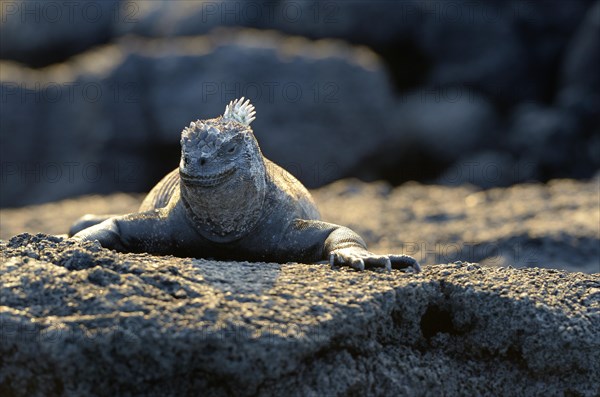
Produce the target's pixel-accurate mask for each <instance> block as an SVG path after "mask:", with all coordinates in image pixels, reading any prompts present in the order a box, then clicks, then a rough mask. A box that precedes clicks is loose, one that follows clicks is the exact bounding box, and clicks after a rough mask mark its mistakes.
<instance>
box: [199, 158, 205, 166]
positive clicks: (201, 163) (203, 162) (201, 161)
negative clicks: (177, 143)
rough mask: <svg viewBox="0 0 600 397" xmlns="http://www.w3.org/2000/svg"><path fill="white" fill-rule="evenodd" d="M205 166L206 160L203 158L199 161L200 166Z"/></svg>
mask: <svg viewBox="0 0 600 397" xmlns="http://www.w3.org/2000/svg"><path fill="white" fill-rule="evenodd" d="M204 164H206V159H205V158H204V157H203V158H201V159H200V165H204Z"/></svg>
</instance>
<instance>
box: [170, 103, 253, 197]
mask: <svg viewBox="0 0 600 397" xmlns="http://www.w3.org/2000/svg"><path fill="white" fill-rule="evenodd" d="M255 113H256V112H255V111H254V106H252V105H251V104H250V101H249V100H246V102H244V98H243V97H242V98H241V99H238V100H235V101H231V102H230V103H229V105H227V107H226V108H225V113H224V114H223V115H222V116H219V117H217V118H215V119H208V120H196V121H193V122H191V123H190V125H189V126H188V127H186V128H184V129H183V132H182V133H181V162H180V163H179V174H180V177H181V181H182V182H183V183H184V184H186V185H190V186H195V187H199V188H212V187H215V186H218V185H220V184H223V183H225V182H227V181H231V180H235V179H240V178H243V177H244V176H245V175H247V174H248V173H256V172H260V170H257V169H256V167H255V165H256V164H258V163H262V154H261V152H260V148H259V147H258V143H257V142H256V139H255V138H254V134H253V132H252V128H250V123H251V122H252V121H253V120H254V119H255V117H254V114H255ZM252 176H253V177H256V176H257V175H252ZM263 176H264V175H263Z"/></svg>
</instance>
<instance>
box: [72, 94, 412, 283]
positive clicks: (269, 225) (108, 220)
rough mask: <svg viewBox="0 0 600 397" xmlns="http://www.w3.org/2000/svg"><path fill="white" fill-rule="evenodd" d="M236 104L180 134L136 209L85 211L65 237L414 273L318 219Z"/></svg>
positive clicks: (245, 107)
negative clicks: (174, 152) (177, 153)
mask: <svg viewBox="0 0 600 397" xmlns="http://www.w3.org/2000/svg"><path fill="white" fill-rule="evenodd" d="M243 101H244V98H242V99H241V100H237V101H235V102H234V101H232V102H231V103H230V104H229V105H228V106H227V108H226V110H225V113H224V115H223V116H220V117H217V118H215V119H209V120H202V121H201V120H198V121H196V122H192V123H190V126H189V127H187V128H185V129H184V130H183V132H182V136H181V161H180V164H179V168H178V169H175V170H173V171H172V172H171V173H169V174H168V175H167V176H165V177H164V178H163V179H162V180H161V181H160V182H159V183H158V184H157V185H156V186H155V187H154V188H153V189H152V191H150V193H149V194H148V196H147V197H146V198H145V200H144V202H143V203H142V205H141V207H140V210H139V212H137V213H133V214H127V215H122V216H106V215H105V216H93V215H86V216H84V217H82V218H81V219H80V220H79V221H77V222H76V223H75V224H74V225H73V226H72V227H71V230H70V232H69V235H71V236H73V238H74V239H78V240H84V241H91V240H98V241H100V244H101V245H102V246H103V247H106V248H111V249H115V250H117V251H122V252H148V253H152V254H158V255H177V256H186V257H188V256H189V257H204V258H214V259H221V260H246V261H266V262H280V263H285V262H306V263H310V262H318V261H322V260H329V262H330V263H331V265H332V266H333V265H349V266H351V267H353V268H355V269H358V270H363V269H364V268H365V266H367V267H370V266H373V267H384V268H386V269H391V268H404V267H408V266H411V267H412V268H413V269H414V270H416V271H419V270H420V268H419V264H418V263H417V261H416V260H415V259H413V258H412V257H410V256H406V255H376V254H374V253H372V252H369V251H367V247H366V244H365V242H364V241H363V239H362V238H361V237H360V236H359V235H358V234H356V233H355V232H354V231H352V230H350V229H348V228H346V227H343V226H338V225H334V224H332V223H327V222H322V221H321V220H320V215H319V211H318V210H317V208H316V206H315V204H314V202H313V200H312V197H311V196H310V193H309V192H308V191H307V190H306V188H305V187H304V186H303V185H302V184H301V183H300V182H299V181H298V180H296V178H294V177H293V176H292V175H290V174H289V173H288V172H286V171H285V170H283V169H282V168H280V167H279V166H277V165H276V164H274V163H272V162H271V161H269V160H268V159H266V158H264V157H263V155H262V153H261V151H260V148H259V146H258V143H257V141H256V139H255V137H254V133H253V131H252V129H251V128H250V123H251V122H252V121H253V120H254V114H255V112H254V107H253V106H252V105H250V103H249V101H246V102H245V103H244V102H243Z"/></svg>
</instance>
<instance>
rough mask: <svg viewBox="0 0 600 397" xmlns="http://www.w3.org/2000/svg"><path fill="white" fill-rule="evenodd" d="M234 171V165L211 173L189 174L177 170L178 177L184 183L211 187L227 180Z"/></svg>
mask: <svg viewBox="0 0 600 397" xmlns="http://www.w3.org/2000/svg"><path fill="white" fill-rule="evenodd" d="M234 172H235V167H231V168H229V169H226V170H225V171H223V172H219V173H217V174H211V175H189V174H186V173H185V172H183V171H181V170H179V177H180V178H181V180H182V181H183V182H184V183H185V184H186V185H195V186H202V187H212V186H217V185H220V184H221V183H223V182H225V180H227V179H228V178H229V177H230V176H231V175H232V174H233V173H234Z"/></svg>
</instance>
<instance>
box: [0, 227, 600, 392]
mask: <svg viewBox="0 0 600 397" xmlns="http://www.w3.org/2000/svg"><path fill="white" fill-rule="evenodd" d="M1 244H2V245H1V249H2V263H3V265H2V269H1V273H0V277H1V279H2V283H1V284H0V288H1V290H0V297H1V298H0V302H1V306H0V326H1V327H0V329H1V332H2V335H1V336H2V337H1V338H0V357H1V358H0V374H1V375H0V392H1V393H2V395H23V396H25V395H27V396H47V395H89V396H94V395H117V394H118V395H174V396H180V395H197V394H198V393H203V394H206V395H282V394H286V395H340V394H344V395H349V394H350V395H441V394H448V395H456V394H463V395H490V394H495V395H583V396H594V395H597V394H598V393H599V392H600V388H599V386H598V385H599V384H600V375H599V374H600V337H599V335H600V277H599V275H585V274H582V273H566V272H561V271H555V270H542V269H523V270H516V269H512V268H496V269H486V268H481V267H479V266H478V265H475V264H468V263H457V264H449V265H435V266H429V267H426V268H425V270H424V272H423V273H422V274H419V275H414V274H411V273H403V272H400V271H392V272H391V273H385V272H379V271H366V272H354V271H350V270H346V269H341V270H332V269H330V267H329V266H328V265H305V264H294V263H290V264H287V265H277V264H266V263H233V262H214V261H210V260H203V259H185V258H173V257H169V256H165V257H152V256H149V255H135V254H117V253H115V252H112V251H108V250H105V249H102V248H101V247H99V246H98V245H97V244H95V243H85V244H83V245H77V244H76V243H73V242H71V241H65V240H62V239H61V238H57V237H52V236H47V235H41V234H40V235H36V236H33V235H30V234H22V235H19V236H16V237H14V238H12V239H11V240H10V241H8V242H6V241H2V243H1Z"/></svg>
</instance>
